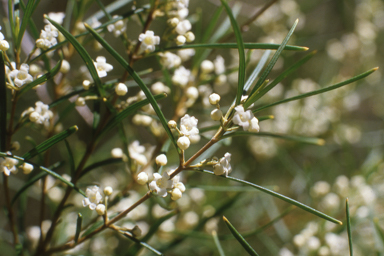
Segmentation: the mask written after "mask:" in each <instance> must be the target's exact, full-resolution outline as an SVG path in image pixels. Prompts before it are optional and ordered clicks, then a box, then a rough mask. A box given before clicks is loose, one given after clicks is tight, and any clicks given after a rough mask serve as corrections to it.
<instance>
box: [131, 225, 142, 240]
mask: <svg viewBox="0 0 384 256" xmlns="http://www.w3.org/2000/svg"><path fill="white" fill-rule="evenodd" d="M131 233H132V235H133V236H134V237H138V236H141V229H140V228H139V226H137V225H135V226H134V227H133V229H132V230H131Z"/></svg>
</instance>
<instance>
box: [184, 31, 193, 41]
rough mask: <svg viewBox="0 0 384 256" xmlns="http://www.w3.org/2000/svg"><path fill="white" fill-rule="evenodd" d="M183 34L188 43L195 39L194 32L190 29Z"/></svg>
mask: <svg viewBox="0 0 384 256" xmlns="http://www.w3.org/2000/svg"><path fill="white" fill-rule="evenodd" d="M184 36H185V39H187V42H188V43H191V42H193V41H195V34H193V33H192V32H191V31H189V32H187V33H186V34H185V35H184Z"/></svg>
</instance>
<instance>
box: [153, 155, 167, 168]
mask: <svg viewBox="0 0 384 256" xmlns="http://www.w3.org/2000/svg"><path fill="white" fill-rule="evenodd" d="M167 162H168V160H167V156H166V155H165V154H161V155H158V156H157V157H156V164H158V165H160V166H164V165H166V164H167Z"/></svg>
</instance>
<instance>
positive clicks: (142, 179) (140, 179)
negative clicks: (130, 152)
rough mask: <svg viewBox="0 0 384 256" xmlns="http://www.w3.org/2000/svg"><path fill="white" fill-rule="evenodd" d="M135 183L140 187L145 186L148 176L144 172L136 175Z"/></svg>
mask: <svg viewBox="0 0 384 256" xmlns="http://www.w3.org/2000/svg"><path fill="white" fill-rule="evenodd" d="M136 181H137V183H139V184H140V185H144V184H146V183H147V182H148V174H147V173H145V172H141V173H139V175H137V180H136Z"/></svg>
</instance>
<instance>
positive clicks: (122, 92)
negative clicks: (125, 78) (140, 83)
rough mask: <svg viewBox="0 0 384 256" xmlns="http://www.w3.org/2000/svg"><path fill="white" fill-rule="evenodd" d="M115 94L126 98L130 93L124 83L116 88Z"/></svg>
mask: <svg viewBox="0 0 384 256" xmlns="http://www.w3.org/2000/svg"><path fill="white" fill-rule="evenodd" d="M115 92H116V94H117V95H119V96H124V95H125V94H127V92H128V87H127V86H126V85H125V84H123V83H119V84H118V85H117V86H116V88H115Z"/></svg>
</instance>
